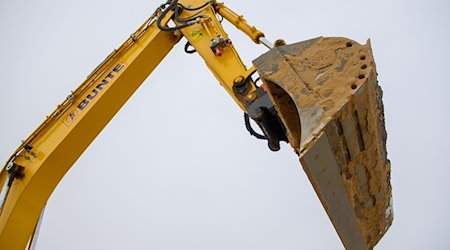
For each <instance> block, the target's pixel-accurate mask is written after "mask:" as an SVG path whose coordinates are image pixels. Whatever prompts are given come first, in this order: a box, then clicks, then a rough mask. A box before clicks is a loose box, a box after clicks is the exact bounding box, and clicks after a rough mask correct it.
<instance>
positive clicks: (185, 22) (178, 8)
mask: <svg viewBox="0 0 450 250" xmlns="http://www.w3.org/2000/svg"><path fill="white" fill-rule="evenodd" d="M209 3H210V1H207V2H206V3H204V4H203V5H201V6H199V7H195V8H189V7H186V6H184V5H182V4H179V3H178V0H173V1H172V2H171V3H170V5H169V6H168V7H167V8H166V9H165V10H164V11H163V13H161V16H160V17H159V18H158V20H157V21H156V24H157V25H158V28H159V29H160V30H162V31H176V30H180V29H183V28H186V27H188V26H191V25H193V24H194V23H195V22H194V21H195V20H196V19H197V18H198V17H195V16H196V15H197V14H198V13H197V14H195V15H193V16H191V17H190V18H180V17H179V16H180V14H181V12H182V11H183V10H189V11H194V10H199V9H202V8H204V7H205V6H207V5H208V4H209ZM171 9H174V10H175V20H177V21H178V22H180V23H183V24H181V25H178V26H175V27H165V26H163V25H162V24H161V21H162V19H163V18H164V17H165V16H166V14H167V12H169V10H171ZM199 13H200V12H199Z"/></svg>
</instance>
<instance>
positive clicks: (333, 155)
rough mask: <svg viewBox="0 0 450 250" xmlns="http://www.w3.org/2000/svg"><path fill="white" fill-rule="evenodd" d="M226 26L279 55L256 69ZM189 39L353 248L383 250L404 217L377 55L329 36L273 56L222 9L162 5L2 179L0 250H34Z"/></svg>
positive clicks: (278, 45) (280, 45) (256, 34)
mask: <svg viewBox="0 0 450 250" xmlns="http://www.w3.org/2000/svg"><path fill="white" fill-rule="evenodd" d="M218 16H220V17H222V19H226V20H227V21H229V22H230V23H231V24H233V25H234V26H235V27H236V28H237V29H239V30H241V31H242V32H243V33H245V34H246V35H247V36H248V37H249V38H250V39H251V40H252V41H253V42H255V43H257V44H263V45H265V46H266V47H268V48H269V49H270V50H269V51H268V52H267V53H265V54H263V55H261V56H260V57H258V58H257V59H255V60H254V61H253V66H252V67H249V68H247V67H246V66H245V65H244V63H243V62H242V61H241V59H240V57H239V54H238V53H237V51H236V50H235V48H234V46H233V42H232V40H231V39H230V38H229V37H228V35H227V33H226V32H225V31H224V29H223V27H222V25H221V21H222V20H220V19H221V18H218ZM183 37H184V38H186V40H187V43H186V45H185V51H186V52H187V53H189V54H192V53H197V54H199V55H200V56H201V57H202V58H203V59H204V61H205V64H206V66H207V67H208V68H209V69H210V71H211V72H212V74H213V75H214V76H215V77H216V79H217V80H218V81H219V83H220V85H221V86H222V87H223V88H224V89H225V91H226V92H227V93H228V94H229V95H230V97H231V98H232V99H233V100H234V101H235V102H236V104H237V105H238V106H239V107H240V108H241V109H242V111H243V112H244V113H245V121H246V127H247V129H248V130H249V131H250V133H251V134H252V135H254V136H256V137H258V138H260V139H265V140H267V143H268V146H269V148H270V149H271V150H272V151H277V150H279V149H280V142H282V141H284V142H287V143H289V144H290V145H291V147H292V148H293V150H294V151H295V153H297V154H298V155H299V158H300V161H301V164H302V166H303V168H304V170H305V172H306V174H307V175H308V177H309V179H310V181H311V183H312V185H313V187H314V189H315V191H316V193H317V195H318V197H319V199H320V201H321V202H322V204H323V207H324V208H325V210H326V212H327V214H328V216H329V218H330V220H331V221H332V223H333V225H334V227H335V229H336V231H337V233H338V234H339V236H340V238H341V240H342V242H343V244H344V246H345V247H346V248H347V249H372V248H373V247H374V246H375V244H376V243H377V242H378V241H379V240H380V239H381V237H382V236H383V235H384V234H385V232H386V231H387V229H388V228H389V226H390V225H391V223H392V219H393V214H392V198H391V186H390V162H389V160H388V159H387V152H386V146H385V145H386V131H385V128H384V115H383V104H382V101H381V95H382V92H381V88H380V87H379V86H378V83H377V80H376V76H377V74H376V70H375V63H374V61H373V56H372V51H371V48H370V44H366V45H360V44H358V43H356V42H354V41H351V40H349V39H345V38H322V37H321V38H316V39H312V40H308V41H304V42H300V43H295V44H290V45H286V44H285V43H284V41H282V40H278V41H276V42H275V45H272V44H271V43H270V42H269V41H268V40H266V39H265V38H264V34H263V33H262V32H261V31H260V30H258V29H256V28H255V27H253V26H251V25H249V24H248V23H247V22H246V20H245V19H244V18H243V17H242V16H240V15H238V14H236V13H235V12H233V11H232V10H230V9H229V8H228V7H226V6H225V5H224V4H223V3H217V2H216V1H213V0H208V1H206V0H179V1H178V0H169V1H167V2H165V3H163V4H162V5H161V6H160V7H159V8H158V9H157V10H156V11H155V12H154V13H153V14H152V15H151V16H150V18H149V19H147V20H146V21H145V22H144V23H143V24H142V26H141V27H140V28H139V29H138V30H137V31H136V32H134V33H133V34H132V35H131V36H130V38H129V39H127V40H126V41H125V43H124V44H123V45H122V46H120V47H119V48H118V49H117V50H114V51H113V53H111V55H110V56H108V57H107V58H106V59H105V61H104V62H103V63H101V64H100V65H99V66H98V67H97V68H96V69H95V70H94V71H93V72H92V73H91V74H90V75H89V76H88V78H87V79H86V81H84V82H83V83H82V84H81V85H80V87H78V89H76V90H75V91H73V92H72V93H71V94H70V95H69V96H68V97H67V98H66V99H65V100H64V101H63V102H62V103H61V104H60V105H58V107H57V109H56V110H55V111H54V112H53V113H52V114H51V115H49V116H48V117H47V119H46V120H45V121H44V122H43V123H42V125H41V126H39V127H38V128H37V129H36V131H34V132H33V133H32V134H31V135H30V136H29V137H28V138H27V139H26V140H25V141H23V143H22V144H21V145H20V146H19V148H18V149H17V150H16V151H15V152H14V153H13V155H12V156H11V157H10V158H9V159H8V160H7V162H6V164H5V166H4V168H3V169H2V170H1V172H0V187H1V188H2V189H1V192H0V249H12V250H14V249H24V248H25V247H26V246H27V245H28V246H30V244H29V243H30V240H32V239H33V232H34V231H35V230H36V225H37V224H38V219H39V216H40V214H41V212H42V210H43V208H44V206H45V203H46V202H47V200H48V198H49V196H50V195H51V193H52V192H53V190H54V189H55V187H56V185H57V184H58V183H59V181H60V180H61V179H62V178H63V176H64V175H65V173H66V172H67V171H68V170H69V169H70V167H71V166H72V165H73V164H74V163H75V161H76V160H77V159H78V158H79V157H80V155H81V154H82V153H83V152H84V150H85V149H86V148H87V147H88V146H89V144H90V143H91V142H92V141H93V140H94V139H95V138H96V136H97V135H98V134H99V133H100V132H101V130H102V129H103V128H104V127H105V126H106V125H107V124H108V122H109V121H110V120H111V119H112V118H113V117H114V115H115V114H116V113H117V112H118V111H119V110H120V108H121V107H122V106H123V105H124V103H125V102H126V101H127V100H128V99H129V98H130V97H131V96H132V94H133V93H134V92H135V91H136V90H137V88H138V87H139V86H140V84H141V83H142V82H143V81H144V80H145V79H146V78H147V77H148V75H149V74H150V73H151V72H152V71H153V70H154V69H155V68H156V66H157V65H158V64H159V63H160V62H161V61H162V60H163V59H164V57H165V56H166V55H167V54H168V53H169V52H170V50H171V49H172V48H173V47H174V45H175V44H177V43H178V42H179V41H180V40H181V38H183ZM258 75H259V77H258ZM258 79H261V81H262V85H261V84H257V82H258ZM250 119H253V120H254V121H255V122H256V124H257V125H258V126H259V127H260V128H261V131H262V132H263V134H258V133H257V132H255V131H254V130H253V128H251V125H250Z"/></svg>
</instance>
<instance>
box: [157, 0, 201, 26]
mask: <svg viewBox="0 0 450 250" xmlns="http://www.w3.org/2000/svg"><path fill="white" fill-rule="evenodd" d="M177 3H178V0H174V1H173V2H172V3H170V5H169V7H167V8H166V9H165V10H164V11H163V13H161V16H159V18H158V20H157V21H156V24H157V25H158V28H159V29H160V30H162V31H176V30H179V29H182V28H186V27H188V26H191V25H192V24H193V23H185V24H182V25H179V26H175V27H165V26H163V25H162V24H161V21H162V19H163V18H164V17H165V16H166V15H167V12H169V10H171V9H173V8H174V7H175V6H176V5H177ZM176 11H177V10H175V12H176Z"/></svg>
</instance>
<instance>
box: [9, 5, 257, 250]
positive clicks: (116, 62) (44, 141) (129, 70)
mask: <svg viewBox="0 0 450 250" xmlns="http://www.w3.org/2000/svg"><path fill="white" fill-rule="evenodd" d="M206 2H207V1H205V0H180V1H179V3H180V4H183V5H184V6H188V7H189V6H190V7H197V6H202V5H203V4H205V3H206ZM216 11H219V12H220V13H221V15H223V16H224V17H225V18H226V19H227V20H230V21H231V22H232V23H233V24H234V25H235V26H236V27H238V28H239V29H241V30H242V31H243V32H244V33H246V34H247V35H249V36H250V37H251V39H252V40H254V41H255V42H257V43H258V38H259V37H261V36H263V34H262V32H260V31H258V30H256V29H255V28H254V27H251V26H249V25H248V24H247V23H246V22H245V20H243V18H242V17H240V16H238V15H237V14H235V13H234V12H232V11H231V10H229V9H228V8H226V7H225V6H224V5H223V4H217V3H216V2H215V1H209V2H208V4H207V5H205V7H204V8H202V9H200V10H195V11H189V10H185V11H184V12H183V13H182V15H181V18H188V17H192V16H199V17H200V16H201V18H199V19H198V22H197V23H195V24H193V25H191V26H188V27H186V28H183V29H181V30H180V31H181V33H182V34H183V35H184V36H185V37H186V38H187V39H188V40H189V42H190V43H191V44H192V46H194V47H195V49H196V50H197V52H198V53H199V54H200V55H201V56H202V57H203V59H204V60H205V62H206V65H207V66H208V68H209V69H210V70H211V72H212V73H213V74H214V76H215V77H216V78H217V79H218V80H219V82H220V84H221V85H222V86H223V87H224V88H225V90H226V91H227V92H228V93H229V95H230V96H231V97H232V98H233V99H234V100H235V102H236V103H237V104H238V105H239V106H240V107H241V109H243V110H244V111H246V110H247V108H248V107H247V103H246V102H245V101H242V99H241V100H240V99H239V98H238V97H237V96H236V95H235V93H234V92H233V85H234V84H235V82H236V79H249V76H250V75H251V74H253V73H254V72H255V68H254V67H251V68H250V69H247V68H246V67H245V65H244V64H243V63H242V61H241V59H240V57H239V55H238V53H237V52H236V50H235V49H234V47H233V45H231V44H230V45H227V46H225V47H223V48H222V49H223V53H222V55H221V56H218V55H217V54H215V53H214V52H213V51H212V50H211V48H210V45H211V40H216V41H218V40H219V36H220V37H221V38H223V39H225V40H226V39H228V35H227V34H226V33H225V31H224V30H223V28H222V25H221V24H220V22H219V20H218V19H217V15H216ZM161 13H162V10H161V9H158V10H157V11H156V12H155V13H154V14H153V15H152V16H151V17H150V18H149V19H148V20H146V21H145V23H144V24H143V25H142V26H141V27H140V28H139V29H138V30H137V31H136V32H135V33H133V34H132V36H131V37H130V38H129V39H128V40H127V41H126V42H125V43H124V44H122V46H121V47H120V48H119V49H117V50H115V51H114V52H113V53H111V55H109V56H108V58H106V59H105V61H104V62H103V63H102V64H100V65H99V66H98V67H97V68H96V69H95V70H94V71H93V72H92V73H91V74H90V75H89V76H88V78H87V80H86V81H85V82H83V83H82V84H81V85H80V87H78V89H76V90H75V91H74V92H73V93H72V95H70V96H69V97H68V98H67V99H66V100H65V101H64V102H63V103H61V104H60V105H59V106H58V107H57V109H56V110H55V111H54V112H53V113H52V114H51V115H50V116H49V117H48V118H47V119H46V120H45V121H44V122H43V123H42V124H41V126H40V127H39V128H38V129H36V131H34V132H33V133H32V134H31V136H30V137H29V138H27V139H26V140H25V141H24V142H23V144H22V145H21V146H20V147H19V148H18V149H17V150H16V152H14V154H13V155H12V156H11V158H10V159H9V160H8V161H7V165H8V164H9V163H14V165H15V166H16V169H17V168H18V167H20V168H23V172H22V173H21V174H23V178H16V179H14V181H13V182H12V185H10V186H8V185H6V184H5V183H7V182H8V179H9V178H11V176H12V175H11V173H9V172H8V171H7V167H6V166H5V167H4V168H3V169H2V170H1V172H0V188H1V187H5V188H3V189H2V192H3V193H2V195H3V196H4V197H5V199H4V200H3V201H4V202H3V201H1V200H0V209H1V210H0V249H8V250H14V249H24V248H25V246H26V245H27V243H28V242H29V239H30V237H31V235H32V234H33V230H34V228H35V225H36V223H37V221H38V218H39V215H40V213H41V210H42V208H43V207H44V206H45V203H46V202H47V200H48V198H49V196H50V195H51V193H52V192H53V190H54V189H55V187H56V185H57V184H58V183H59V181H60V180H61V179H62V178H63V176H64V175H65V173H66V172H67V171H68V170H69V169H70V167H71V166H72V165H73V164H74V163H75V161H76V160H77V159H78V158H79V157H80V155H81V154H82V153H83V151H84V150H85V149H86V148H87V147H88V146H89V144H90V143H91V142H92V141H93V140H94V139H95V137H96V136H97V135H98V134H99V133H100V132H101V130H102V129H103V128H104V127H105V126H106V125H107V123H108V122H109V121H110V120H111V119H112V118H113V116H114V115H115V114H116V113H117V112H118V111H119V109H120V108H121V107H122V105H123V104H124V103H125V102H126V101H127V100H128V98H129V97H130V96H131V95H132V94H133V93H134V91H135V90H136V89H137V88H138V87H139V86H140V84H141V83H142V82H143V81H144V80H145V79H146V78H147V76H148V75H149V74H150V73H151V72H152V71H153V69H154V68H155V67H156V66H157V65H158V64H159V62H161V60H162V59H163V58H164V57H165V56H166V54H167V53H168V52H169V51H170V50H171V49H172V47H173V46H174V45H175V44H176V43H177V42H178V41H179V40H180V38H181V34H180V32H179V31H175V32H172V31H169V32H167V31H161V30H160V29H159V28H158V27H157V21H156V20H157V19H158V18H159V17H160V16H161ZM173 14H174V13H173V11H172V10H170V11H169V12H168V13H167V14H166V16H165V17H164V18H163V20H162V24H163V25H167V23H168V22H169V20H170V19H171V18H173ZM174 21H175V23H176V20H174ZM249 81H251V80H249ZM254 90H255V86H253V84H250V85H249V88H248V90H247V91H248V92H249V93H251V92H252V91H254ZM244 99H245V98H244ZM28 146H31V147H32V148H30V147H28ZM19 177H20V176H19ZM0 196H1V195H0ZM0 198H1V197H0Z"/></svg>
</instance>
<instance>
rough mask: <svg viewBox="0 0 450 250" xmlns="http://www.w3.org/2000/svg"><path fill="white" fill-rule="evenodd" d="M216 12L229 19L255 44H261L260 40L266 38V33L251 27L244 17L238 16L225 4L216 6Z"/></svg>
mask: <svg viewBox="0 0 450 250" xmlns="http://www.w3.org/2000/svg"><path fill="white" fill-rule="evenodd" d="M215 9H216V11H217V12H218V13H219V14H220V15H221V16H223V17H224V18H225V19H227V21H228V22H230V23H231V24H233V25H234V26H235V27H236V28H238V29H239V30H241V31H242V32H244V33H245V34H246V35H247V36H249V37H250V38H251V39H252V40H253V41H254V42H255V43H258V44H259V43H260V42H259V38H261V37H264V33H263V32H262V31H260V30H258V29H257V28H256V27H255V26H251V25H249V24H248V23H247V21H246V20H245V19H244V17H243V16H242V15H238V14H236V13H235V12H234V11H233V10H231V9H230V8H228V7H227V6H226V5H225V4H223V3H217V4H215Z"/></svg>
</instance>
